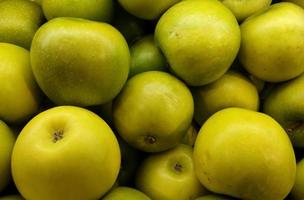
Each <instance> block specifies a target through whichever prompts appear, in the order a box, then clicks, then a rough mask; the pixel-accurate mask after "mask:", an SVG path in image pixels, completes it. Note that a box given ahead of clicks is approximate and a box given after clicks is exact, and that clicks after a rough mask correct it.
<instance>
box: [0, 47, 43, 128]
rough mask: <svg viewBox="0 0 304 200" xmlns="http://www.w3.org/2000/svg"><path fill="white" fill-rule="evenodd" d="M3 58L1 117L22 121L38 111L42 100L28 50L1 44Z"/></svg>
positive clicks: (0, 89)
mask: <svg viewBox="0 0 304 200" xmlns="http://www.w3.org/2000/svg"><path fill="white" fill-rule="evenodd" d="M0 60H1V62H0V80H1V84H0V119H3V120H4V121H5V122H6V123H10V124H11V123H21V122H23V121H24V120H26V119H28V118H29V117H30V116H31V115H33V114H34V113H36V112H38V109H39V102H40V90H39V88H38V86H37V84H36V82H35V78H34V76H33V73H32V70H31V64H30V55H29V51H27V50H26V49H24V48H22V47H19V46H16V45H13V44H8V43H0Z"/></svg>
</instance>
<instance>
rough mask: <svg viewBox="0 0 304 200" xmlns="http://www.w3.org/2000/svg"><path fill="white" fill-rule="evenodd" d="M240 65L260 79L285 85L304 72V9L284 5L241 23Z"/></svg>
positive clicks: (278, 5)
mask: <svg viewBox="0 0 304 200" xmlns="http://www.w3.org/2000/svg"><path fill="white" fill-rule="evenodd" d="M241 33H242V42H241V48H240V52H239V58H240V62H241V63H242V64H243V66H244V67H245V69H246V70H247V71H248V72H249V73H251V74H252V75H254V76H256V77H257V78H259V79H261V80H264V81H268V82H281V81H286V80H289V79H292V78H295V77H297V76H299V75H300V74H302V73H303V72H304V54H303V51H304V39H303V35H304V10H303V9H302V8H301V7H300V6H297V5H295V4H293V3H288V2H282V3H276V4H273V5H272V6H270V8H268V9H266V10H264V11H262V12H258V13H257V14H255V15H253V16H251V17H249V18H247V19H246V20H245V21H244V22H243V23H242V24H241Z"/></svg>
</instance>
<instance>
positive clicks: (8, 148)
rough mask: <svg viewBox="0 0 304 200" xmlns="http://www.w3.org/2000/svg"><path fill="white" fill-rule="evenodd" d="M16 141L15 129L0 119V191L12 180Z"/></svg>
mask: <svg viewBox="0 0 304 200" xmlns="http://www.w3.org/2000/svg"><path fill="white" fill-rule="evenodd" d="M14 143H15V135H14V133H13V131H12V130H11V129H10V128H9V127H8V126H7V125H6V124H5V123H4V122H3V121H1V120H0V149H1V151H0V192H1V191H2V190H3V189H4V188H5V187H6V186H7V185H8V184H9V182H10V180H11V154H12V150H13V146H14Z"/></svg>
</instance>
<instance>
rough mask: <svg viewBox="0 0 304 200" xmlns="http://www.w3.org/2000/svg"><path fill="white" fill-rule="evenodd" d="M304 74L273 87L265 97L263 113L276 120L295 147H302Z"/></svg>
mask: <svg viewBox="0 0 304 200" xmlns="http://www.w3.org/2000/svg"><path fill="white" fill-rule="evenodd" d="M303 90H304V74H303V75H301V76H299V77H297V78H296V79H293V80H290V81H288V82H285V83H282V84H278V85H275V86H274V87H273V89H272V90H271V91H270V92H269V94H268V95H267V97H266V99H265V102H264V106H263V112H265V113H266V114H268V115H270V116H272V117H273V118H274V119H275V120H277V121H278V122H279V123H280V124H281V125H282V126H283V128H284V129H285V131H286V132H287V133H288V135H289V137H290V139H291V141H292V143H293V145H294V146H295V147H304V94H303V93H302V92H301V91H303Z"/></svg>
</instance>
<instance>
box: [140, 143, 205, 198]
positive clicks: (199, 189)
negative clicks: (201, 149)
mask: <svg viewBox="0 0 304 200" xmlns="http://www.w3.org/2000/svg"><path fill="white" fill-rule="evenodd" d="M192 152H193V151H192V148H191V147H190V146H188V145H184V144H180V145H178V146H176V147H174V148H172V149H170V150H168V151H165V152H161V153H157V154H152V155H150V156H148V157H147V158H146V159H145V160H144V161H143V163H142V164H141V165H140V167H139V170H138V173H137V175H136V187H137V188H138V189H139V190H141V191H143V192H144V193H145V194H147V195H148V196H149V197H150V198H151V199H153V200H160V199H161V200H177V199H178V200H189V199H194V198H196V197H199V196H201V195H204V194H206V193H207V190H206V189H205V188H204V187H203V186H202V185H201V184H200V182H199V180H198V179H197V177H196V175H195V172H194V166H193V159H192Z"/></svg>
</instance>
